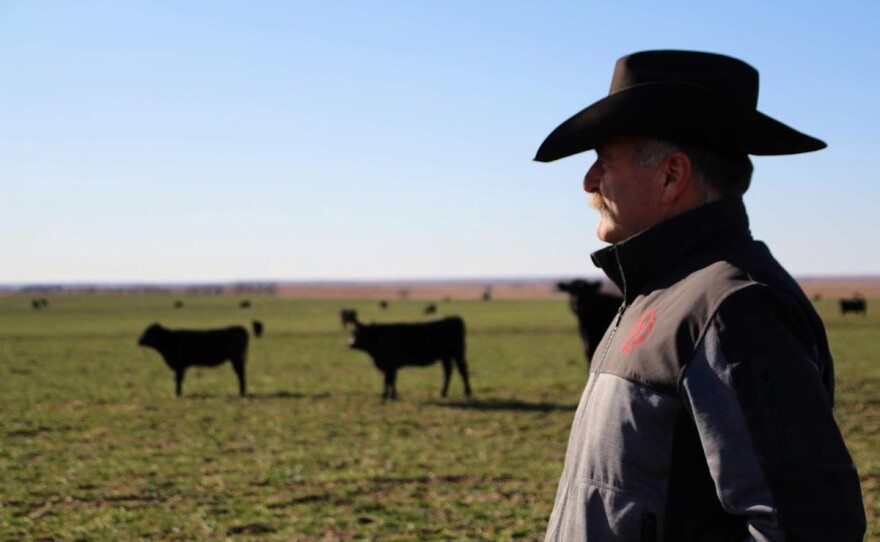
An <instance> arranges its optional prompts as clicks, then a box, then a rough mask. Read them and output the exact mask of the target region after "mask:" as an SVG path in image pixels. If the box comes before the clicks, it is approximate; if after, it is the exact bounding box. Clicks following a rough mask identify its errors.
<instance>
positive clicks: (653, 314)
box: [623, 309, 657, 354]
mask: <svg viewBox="0 0 880 542" xmlns="http://www.w3.org/2000/svg"><path fill="white" fill-rule="evenodd" d="M656 323H657V311H655V310H654V309H648V310H646V311H645V312H643V313H642V315H641V316H639V318H638V319H637V320H636V323H635V324H634V325H633V327H632V329H631V330H630V332H629V334H628V335H627V336H626V340H625V341H624V342H623V351H624V352H625V353H627V354H629V353H630V352H632V351H633V350H635V349H636V348H638V347H639V346H641V344H642V343H643V342H645V339H647V338H648V335H650V334H651V330H652V329H654V324H656Z"/></svg>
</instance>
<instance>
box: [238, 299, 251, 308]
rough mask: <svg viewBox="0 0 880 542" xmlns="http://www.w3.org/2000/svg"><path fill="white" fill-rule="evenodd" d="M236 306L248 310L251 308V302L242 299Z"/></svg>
mask: <svg viewBox="0 0 880 542" xmlns="http://www.w3.org/2000/svg"><path fill="white" fill-rule="evenodd" d="M238 306H239V307H240V308H242V309H249V308H251V302H250V300H248V299H244V300H242V301H241V302H239V304H238Z"/></svg>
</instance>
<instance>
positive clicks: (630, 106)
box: [535, 51, 826, 162]
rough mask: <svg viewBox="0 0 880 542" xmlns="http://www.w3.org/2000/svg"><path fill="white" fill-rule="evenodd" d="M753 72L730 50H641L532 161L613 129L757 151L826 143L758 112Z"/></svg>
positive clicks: (590, 142)
mask: <svg viewBox="0 0 880 542" xmlns="http://www.w3.org/2000/svg"><path fill="white" fill-rule="evenodd" d="M757 105H758V71H757V70H756V69H755V68H753V67H752V66H750V65H748V64H746V63H745V62H743V61H741V60H739V59H736V58H732V57H729V56H724V55H718V54H714V53H702V52H696V51H643V52H639V53H634V54H631V55H629V56H625V57H623V58H621V59H620V60H618V61H617V65H616V66H615V68H614V75H613V77H612V79H611V90H610V91H609V93H608V96H606V97H605V98H602V99H601V100H599V101H598V102H596V103H594V104H592V105H590V106H589V107H587V108H586V109H584V110H583V111H581V112H579V113H577V114H576V115H575V116H573V117H571V118H570V119H568V120H567V121H565V122H563V123H562V124H560V125H559V126H558V127H557V128H556V129H555V130H553V132H552V133H551V134H550V135H549V136H547V139H545V140H544V142H543V143H542V144H541V147H540V148H539V149H538V153H537V155H536V156H535V160H537V161H539V162H552V161H553V160H558V159H559V158H565V157H566V156H571V155H572V154H577V153H579V152H583V151H588V150H590V149H594V148H595V147H596V145H597V144H598V143H599V142H600V141H602V140H604V139H607V138H609V137H612V136H616V135H644V136H655V137H662V138H665V139H670V140H672V141H679V142H688V143H692V144H698V145H701V146H707V147H714V148H719V149H725V150H731V151H735V152H743V153H747V154H757V155H774V154H797V153H801V152H809V151H817V150H819V149H823V148H825V146H826V145H825V143H824V142H822V141H820V140H818V139H816V138H814V137H810V136H808V135H806V134H803V133H801V132H798V131H797V130H795V129H794V128H791V127H789V126H786V125H785V124H783V123H781V122H779V121H777V120H774V119H772V118H770V117H768V116H767V115H765V114H763V113H761V112H760V111H758V110H757Z"/></svg>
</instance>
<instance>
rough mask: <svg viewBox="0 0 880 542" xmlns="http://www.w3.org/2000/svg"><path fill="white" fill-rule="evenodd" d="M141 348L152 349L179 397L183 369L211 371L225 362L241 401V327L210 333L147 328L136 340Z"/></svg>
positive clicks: (245, 338)
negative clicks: (235, 379)
mask: <svg viewBox="0 0 880 542" xmlns="http://www.w3.org/2000/svg"><path fill="white" fill-rule="evenodd" d="M138 344H139V345H141V346H147V347H149V348H153V349H155V350H156V351H158V352H159V354H161V355H162V358H163V359H164V360H165V363H166V364H168V367H170V368H171V370H173V371H174V381H175V384H176V386H175V391H176V393H177V396H178V397H180V395H181V392H182V387H183V377H184V374H185V373H186V370H187V368H189V367H192V366H198V367H215V366H217V365H220V364H221V363H223V362H225V361H226V360H229V361H231V362H232V368H233V369H234V370H235V375H236V376H237V377H238V391H239V395H241V396H242V397H244V395H245V393H246V389H245V372H244V369H245V361H246V360H247V348H248V332H247V330H246V329H245V328H244V327H242V326H232V327H227V328H223V329H210V330H182V329H181V330H171V329H167V328H165V327H163V326H161V325H160V324H153V325H151V326H149V327H148V328H147V329H146V330H145V331H144V333H143V335H141V338H140V339H139V340H138Z"/></svg>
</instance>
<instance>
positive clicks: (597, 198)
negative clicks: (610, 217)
mask: <svg viewBox="0 0 880 542" xmlns="http://www.w3.org/2000/svg"><path fill="white" fill-rule="evenodd" d="M590 206H591V207H592V208H593V209H596V210H597V211H599V212H600V213H603V214H604V213H607V212H608V206H607V205H605V200H604V199H602V195H601V194H599V193H598V192H593V193H592V194H590Z"/></svg>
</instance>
